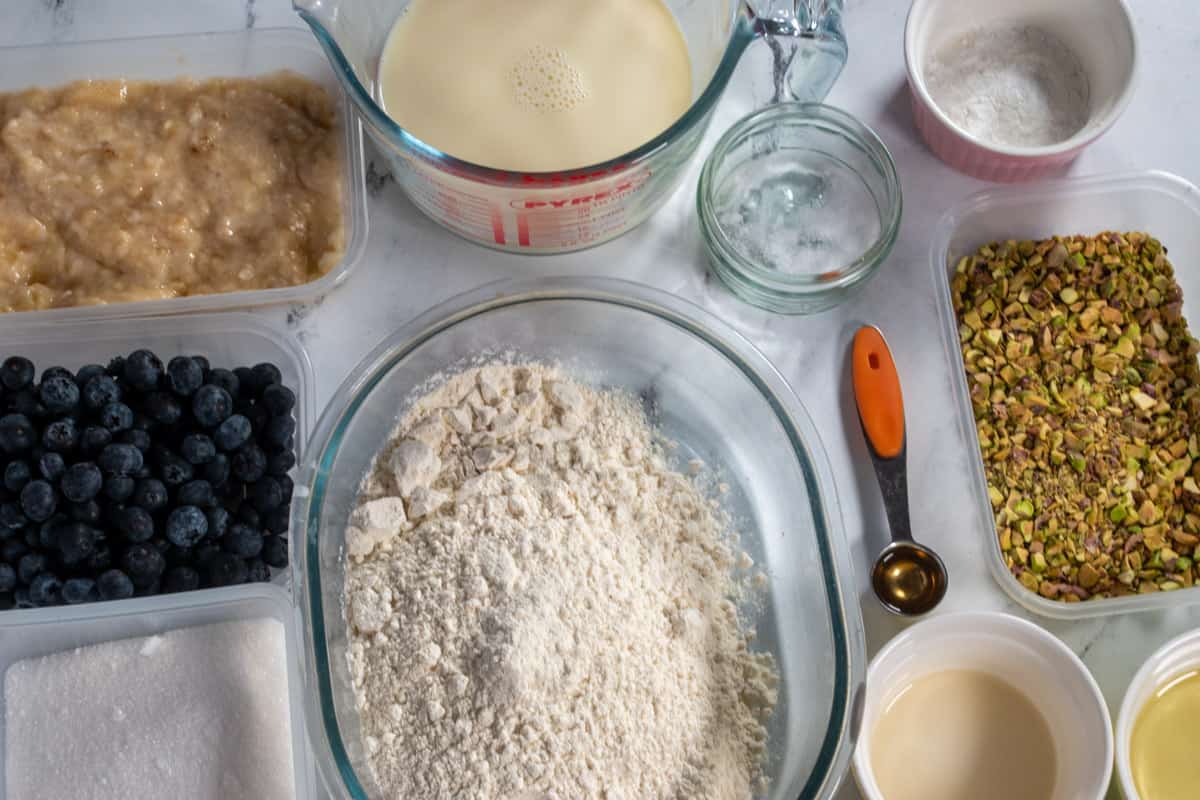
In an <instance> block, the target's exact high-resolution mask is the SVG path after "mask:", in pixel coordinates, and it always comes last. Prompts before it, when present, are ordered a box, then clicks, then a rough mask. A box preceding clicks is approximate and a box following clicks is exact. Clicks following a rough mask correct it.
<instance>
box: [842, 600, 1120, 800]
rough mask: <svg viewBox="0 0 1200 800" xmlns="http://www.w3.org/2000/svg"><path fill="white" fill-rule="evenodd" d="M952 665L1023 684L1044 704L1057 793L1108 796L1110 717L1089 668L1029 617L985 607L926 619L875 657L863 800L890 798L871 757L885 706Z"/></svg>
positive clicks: (860, 776) (864, 740)
mask: <svg viewBox="0 0 1200 800" xmlns="http://www.w3.org/2000/svg"><path fill="white" fill-rule="evenodd" d="M951 669H972V670H979V671H981V672H987V673H990V674H992V675H994V676H996V677H997V678H1000V679H1002V680H1004V681H1006V682H1008V683H1009V684H1011V685H1013V686H1014V687H1016V688H1018V689H1020V690H1021V692H1023V693H1024V694H1025V695H1026V696H1027V697H1028V698H1029V699H1030V701H1032V702H1033V704H1034V706H1035V707H1036V708H1037V709H1038V710H1039V711H1041V713H1042V716H1043V717H1045V719H1046V724H1047V725H1048V726H1049V727H1050V735H1051V737H1052V738H1053V739H1054V744H1055V748H1056V751H1057V756H1058V773H1057V776H1056V779H1055V787H1056V788H1055V790H1054V798H1055V800H1103V798H1104V795H1105V793H1106V792H1107V791H1108V784H1109V781H1110V779H1111V778H1112V763H1113V734H1112V721H1111V718H1110V717H1109V714H1108V706H1106V705H1105V703H1104V696H1103V695H1102V694H1101V693H1100V687H1099V686H1097V685H1096V681H1095V679H1094V678H1093V677H1092V674H1091V673H1090V672H1088V668H1087V667H1086V666H1084V664H1083V662H1082V661H1080V660H1079V657H1078V656H1076V655H1075V654H1074V653H1073V652H1071V651H1070V650H1069V649H1068V648H1067V646H1066V645H1064V644H1063V643H1062V642H1060V641H1059V640H1058V639H1056V638H1055V637H1054V636H1053V635H1051V634H1050V633H1047V632H1046V631H1045V630H1043V629H1042V628H1039V627H1038V626H1037V625H1034V624H1033V623H1032V622H1027V621H1025V620H1023V619H1019V618H1017V617H1013V616H1010V615H1008V614H996V613H985V612H970V613H962V614H939V615H938V616H935V617H930V618H929V619H926V620H922V621H921V622H918V623H917V624H915V625H913V626H912V627H910V628H908V629H907V630H905V631H904V632H903V633H900V634H899V635H897V636H896V637H895V638H894V639H892V640H891V641H890V642H889V643H888V644H887V645H886V646H885V647H884V648H883V649H882V650H880V651H879V653H878V654H877V655H876V656H875V658H874V659H873V660H872V661H871V666H870V668H869V669H868V670H867V693H866V703H865V706H864V709H863V719H862V727H861V732H860V734H859V737H858V746H857V747H856V748H855V751H854V777H855V780H856V781H857V782H858V788H859V791H860V792H861V793H862V795H863V797H865V798H866V800H887V798H886V797H884V795H883V793H882V792H881V791H880V789H879V785H878V783H876V781H875V774H874V771H873V769H872V759H871V737H872V734H873V733H874V730H875V724H876V722H877V721H878V719H879V715H880V713H881V712H882V711H883V709H885V708H887V707H888V705H889V704H890V703H892V702H893V701H894V700H895V699H896V697H897V696H898V695H899V693H900V692H901V691H903V690H904V689H905V688H906V687H907V686H909V685H910V684H912V682H913V681H915V680H917V679H918V678H921V677H923V676H925V675H929V674H931V673H935V672H942V671H944V670H951Z"/></svg>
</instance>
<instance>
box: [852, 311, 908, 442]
mask: <svg viewBox="0 0 1200 800" xmlns="http://www.w3.org/2000/svg"><path fill="white" fill-rule="evenodd" d="M851 365H852V371H853V375H854V400H855V403H857V405H858V418H859V419H860V420H861V421H862V427H863V433H865V434H866V436H867V443H868V444H869V445H870V446H871V449H872V450H873V451H874V452H875V455H876V456H878V457H879V458H895V457H896V456H899V455H900V454H901V453H902V452H903V451H904V398H903V397H902V396H901V394H900V376H899V375H897V374H896V363H895V362H894V361H893V360H892V351H891V350H889V349H888V346H887V342H886V341H884V339H883V334H882V333H880V332H879V329H878V328H876V327H873V326H870V325H867V326H863V327H862V328H859V329H858V333H856V334H854V350H853V353H852V355H851Z"/></svg>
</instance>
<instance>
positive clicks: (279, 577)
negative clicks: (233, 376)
mask: <svg viewBox="0 0 1200 800" xmlns="http://www.w3.org/2000/svg"><path fill="white" fill-rule="evenodd" d="M21 316H22V317H23V319H19V320H18V319H17V318H16V317H14V316H13V315H0V360H2V359H4V358H7V357H8V356H10V355H22V356H25V357H26V358H28V359H30V360H32V361H33V363H34V366H35V367H36V368H37V371H38V374H39V375H40V374H41V372H42V370H44V369H46V368H47V367H51V366H62V367H66V368H67V369H70V370H72V371H74V370H76V369H78V368H79V367H81V366H83V365H84V364H89V363H96V364H101V365H104V364H107V363H108V362H109V360H110V359H112V358H113V357H114V356H117V355H123V356H124V355H129V354H130V353H131V352H133V351H134V350H137V349H139V348H147V349H149V350H152V351H154V352H155V353H156V354H158V356H159V357H160V358H161V359H162V360H163V363H166V362H167V361H168V360H169V359H170V358H171V357H173V356H177V355H200V356H205V357H206V358H208V360H209V361H210V362H211V363H212V365H213V366H214V367H227V368H232V367H239V366H253V365H254V364H257V363H259V362H262V361H269V362H271V363H273V364H275V365H276V366H278V367H279V371H280V373H281V374H282V375H283V383H284V385H285V386H287V387H288V388H290V389H292V390H293V391H294V392H295V393H296V407H295V412H294V413H295V415H296V434H295V439H296V459H297V462H299V459H301V458H303V456H304V448H305V445H306V444H307V438H308V435H309V432H310V431H311V429H312V424H313V410H314V409H315V407H316V395H315V381H314V378H313V371H312V363H311V362H310V361H309V359H308V353H306V352H305V351H304V348H303V347H301V345H300V344H299V342H298V341H297V340H296V337H295V336H289V335H288V334H287V332H286V331H285V330H284V329H283V328H282V327H280V326H278V325H276V324H274V323H272V322H270V321H268V320H265V319H262V318H261V317H259V316H257V315H254V314H249V313H245V312H226V313H221V314H186V315H182V316H163V317H124V318H117V319H92V320H76V321H58V322H53V321H50V320H46V319H43V318H41V317H36V316H31V315H21ZM289 575H290V570H287V569H283V570H278V572H277V574H276V576H275V578H274V580H275V582H276V583H280V584H284V585H286V584H287V583H288V581H289ZM200 591H201V592H203V593H209V592H219V591H221V590H219V589H202V590H200ZM124 602H126V601H117V602H116V603H100V604H98V607H100V608H104V607H108V606H114V607H115V606H117V605H121V604H123V603H124ZM52 610H53V609H49V611H52ZM8 613H9V612H3V611H0V621H3V619H4V617H5V615H6V614H8Z"/></svg>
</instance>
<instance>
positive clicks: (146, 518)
mask: <svg viewBox="0 0 1200 800" xmlns="http://www.w3.org/2000/svg"><path fill="white" fill-rule="evenodd" d="M117 526H118V527H119V528H120V529H121V532H122V533H124V534H125V539H126V540H128V541H130V542H132V543H134V544H138V543H141V542H146V541H149V540H150V538H151V537H152V536H154V518H153V517H151V516H150V512H149V511H147V510H146V509H144V508H142V507H141V506H129V507H127V508H124V509H122V510H121V512H120V516H119V517H118V523H117Z"/></svg>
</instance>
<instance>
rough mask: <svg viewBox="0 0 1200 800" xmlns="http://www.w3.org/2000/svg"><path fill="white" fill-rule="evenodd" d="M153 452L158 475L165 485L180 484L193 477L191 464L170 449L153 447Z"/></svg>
mask: <svg viewBox="0 0 1200 800" xmlns="http://www.w3.org/2000/svg"><path fill="white" fill-rule="evenodd" d="M153 454H154V460H155V463H156V464H157V465H158V475H159V477H160V478H162V480H163V483H165V484H166V485H167V486H180V485H182V484H185V483H187V482H188V481H190V480H191V479H192V478H193V477H195V470H194V469H192V465H191V464H189V463H188V462H186V461H184V460H183V459H182V458H181V457H179V456H177V455H175V454H174V453H172V452H171V451H170V450H167V449H166V448H161V447H159V448H155V449H154V451H153Z"/></svg>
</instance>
